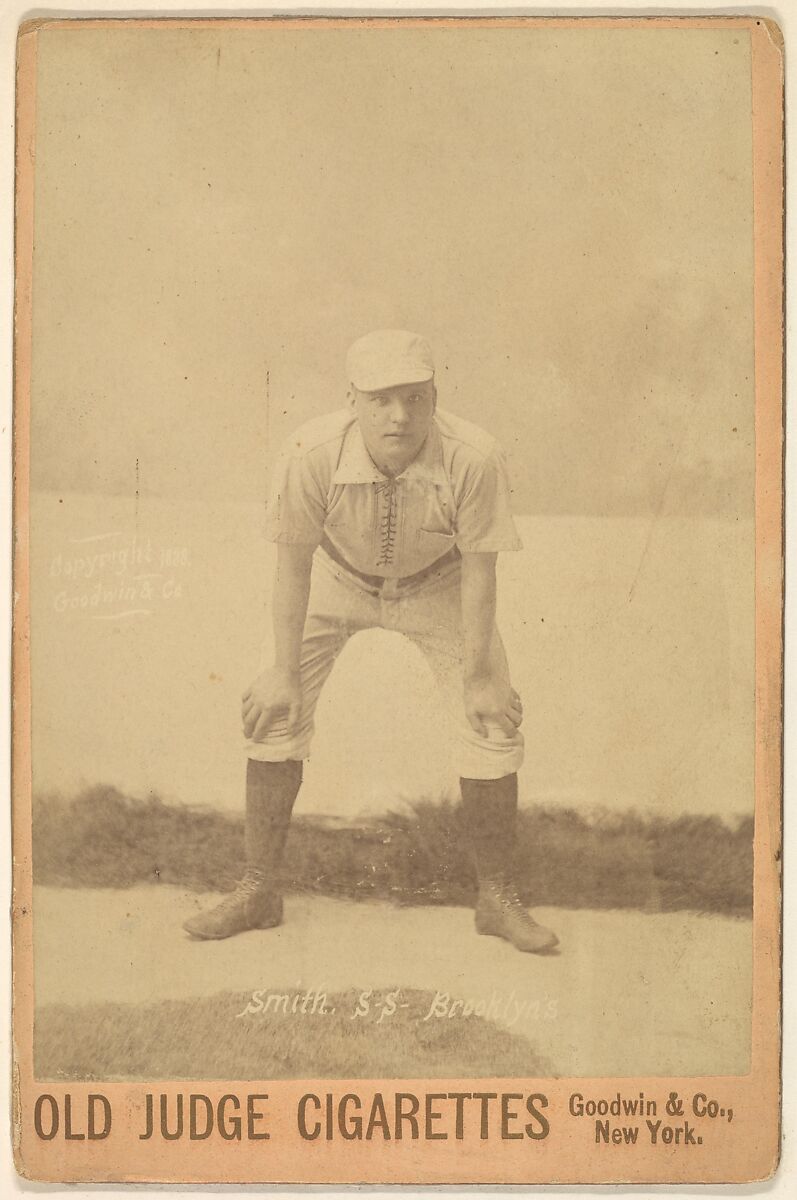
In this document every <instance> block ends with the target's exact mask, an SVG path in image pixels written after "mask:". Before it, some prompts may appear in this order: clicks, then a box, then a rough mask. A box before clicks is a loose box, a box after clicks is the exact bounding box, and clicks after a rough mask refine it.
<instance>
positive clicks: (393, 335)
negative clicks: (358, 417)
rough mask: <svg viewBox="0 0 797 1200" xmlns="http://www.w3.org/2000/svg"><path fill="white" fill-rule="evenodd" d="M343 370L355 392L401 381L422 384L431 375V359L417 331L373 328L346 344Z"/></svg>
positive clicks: (429, 349) (395, 384)
mask: <svg viewBox="0 0 797 1200" xmlns="http://www.w3.org/2000/svg"><path fill="white" fill-rule="evenodd" d="M346 370H347V373H348V378H349V382H350V383H353V384H354V386H355V387H356V388H357V389H358V391H361V392H376V391H378V390H379V389H380V388H388V387H396V386H397V385H398V384H401V383H424V382H425V381H426V380H427V379H431V378H432V377H433V375H434V360H433V358H432V349H431V347H430V345H429V343H428V342H427V341H426V338H422V337H421V336H420V334H417V333H410V332H409V331H408V330H406V329H376V330H374V332H373V333H366V335H365V337H361V338H358V339H357V341H356V342H354V344H353V345H352V346H350V347H349V352H348V354H347V355H346Z"/></svg>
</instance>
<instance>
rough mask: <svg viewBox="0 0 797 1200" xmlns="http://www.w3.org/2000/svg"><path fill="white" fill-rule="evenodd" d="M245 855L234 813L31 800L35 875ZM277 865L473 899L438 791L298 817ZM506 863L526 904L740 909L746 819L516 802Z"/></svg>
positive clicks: (748, 836)
mask: <svg viewBox="0 0 797 1200" xmlns="http://www.w3.org/2000/svg"><path fill="white" fill-rule="evenodd" d="M243 854H244V837H243V820H242V817H241V816H240V815H232V814H226V813H222V812H217V811H215V810H212V809H202V808H191V807H188V806H182V805H171V804H165V803H164V802H163V801H162V800H160V799H159V798H158V797H157V796H149V797H147V798H145V799H134V798H131V797H128V796H124V795H122V793H120V792H119V791H117V790H116V789H115V788H112V787H104V786H100V787H94V788H90V789H88V790H87V791H84V792H82V793H81V794H80V795H78V796H76V797H74V798H72V799H70V800H66V799H64V798H62V797H59V796H53V795H47V796H40V797H38V798H36V800H35V802H34V819H33V866H34V876H35V879H36V881H37V882H38V883H48V884H60V885H63V886H70V887H76V886H77V887H80V886H83V887H127V886H130V885H131V884H134V883H144V882H150V883H157V882H161V883H171V884H178V885H180V886H182V887H188V888H192V889H194V890H197V891H226V890H229V889H230V888H231V887H232V886H233V883H234V881H235V879H236V878H237V877H238V876H239V875H240V872H241V869H242V863H243ZM285 866H286V869H285V881H286V886H287V888H288V889H289V890H292V891H304V892H315V893H319V894H322V895H328V896H339V897H346V898H349V899H360V898H367V899H391V900H394V901H396V902H398V903H402V904H456V905H459V904H471V903H472V902H473V899H474V895H475V890H476V877H475V872H474V869H473V865H472V862H471V858H470V852H469V848H468V839H467V831H466V829H465V826H464V821H463V816H462V810H461V806H460V805H458V804H454V803H452V802H451V801H448V800H438V801H432V800H424V801H420V802H418V803H416V804H414V805H412V806H411V807H410V808H408V809H407V810H406V811H403V812H393V813H387V814H385V815H384V816H382V817H374V818H371V819H369V820H363V821H359V822H357V823H346V822H342V821H339V822H336V821H328V820H324V819H323V818H318V817H316V818H313V817H301V816H300V817H297V818H296V819H295V820H294V822H293V825H292V828H291V834H290V837H289V840H288V847H287V853H286V865H285ZM515 868H516V877H517V881H518V886H519V889H520V892H521V895H522V896H523V899H524V900H525V901H526V903H527V904H533V905H558V906H563V907H566V908H641V909H647V910H650V911H655V912H661V911H672V910H675V909H693V910H696V911H699V912H716V913H724V914H727V915H734V916H750V915H751V912H752V877H753V822H752V819H746V820H744V821H742V822H740V823H739V825H738V826H737V827H736V828H730V827H729V826H727V825H725V824H724V823H723V822H722V821H720V820H718V819H717V818H716V817H697V816H683V817H679V818H677V819H675V820H665V819H663V818H645V817H642V816H640V815H639V814H637V813H634V812H626V813H620V814H617V813H612V814H603V815H601V814H598V815H595V814H592V815H591V816H589V817H587V816H584V815H582V814H581V813H578V812H576V811H574V810H571V809H546V808H530V809H523V810H521V813H520V817H519V822H518V837H517V846H516V859H515Z"/></svg>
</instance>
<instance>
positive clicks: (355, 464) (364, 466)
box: [332, 420, 446, 484]
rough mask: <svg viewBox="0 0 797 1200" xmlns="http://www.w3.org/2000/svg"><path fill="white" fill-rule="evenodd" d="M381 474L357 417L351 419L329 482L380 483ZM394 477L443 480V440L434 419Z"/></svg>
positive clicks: (436, 481)
mask: <svg viewBox="0 0 797 1200" xmlns="http://www.w3.org/2000/svg"><path fill="white" fill-rule="evenodd" d="M387 478H388V476H387V475H383V474H382V472H381V471H380V470H379V468H378V467H377V465H376V463H375V462H374V460H373V459H372V458H371V455H370V454H369V453H368V450H367V449H366V445H365V440H364V439H363V434H362V430H361V429H360V423H359V421H357V420H355V421H353V422H352V424H351V425H350V426H349V428H348V429H347V430H346V433H345V435H344V438H343V447H342V449H341V452H340V458H339V459H338V465H337V468H336V470H335V474H334V477H333V480H332V482H333V483H384V482H385V481H386V480H387ZM395 478H396V479H419V480H423V481H425V482H427V483H435V484H444V483H446V473H445V468H444V466H443V442H442V438H441V436H440V429H439V426H438V424H437V422H436V421H435V420H433V421H432V424H431V426H430V428H429V434H428V436H427V438H426V441H425V442H424V444H423V446H421V449H420V451H419V452H418V454H417V456H416V457H415V458H414V459H413V460H412V462H411V463H410V464H409V465H408V466H407V467H405V468H404V470H403V471H402V472H401V474H400V475H397V476H396V477H395Z"/></svg>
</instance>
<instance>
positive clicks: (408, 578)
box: [321, 534, 462, 590]
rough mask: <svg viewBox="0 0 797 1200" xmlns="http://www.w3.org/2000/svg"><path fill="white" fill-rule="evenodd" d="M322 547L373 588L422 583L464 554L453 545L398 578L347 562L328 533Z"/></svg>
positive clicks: (336, 560) (339, 563) (337, 561)
mask: <svg viewBox="0 0 797 1200" xmlns="http://www.w3.org/2000/svg"><path fill="white" fill-rule="evenodd" d="M321 549H322V550H323V551H324V553H325V554H327V555H329V557H330V558H331V559H332V561H333V562H334V563H337V565H338V566H339V567H342V568H343V570H344V571H348V572H349V574H350V575H354V576H355V577H356V578H357V579H361V580H362V581H363V583H367V584H369V585H370V586H371V587H373V588H377V589H378V590H381V589H382V588H383V587H384V585H385V584H386V583H392V584H397V585H399V586H401V587H406V586H407V585H408V584H412V583H421V582H422V580H424V579H428V578H429V577H430V576H431V575H434V574H436V572H437V571H439V570H440V568H441V567H445V566H447V565H448V564H449V563H454V562H458V561H459V559H460V558H461V557H462V555H461V554H460V552H459V549H458V548H457V547H456V546H452V547H451V549H450V550H447V551H446V553H445V554H444V555H443V556H442V557H441V558H437V559H435V561H434V562H433V563H430V564H429V566H428V567H424V568H423V570H421V571H416V572H415V574H414V575H401V576H400V577H399V578H398V579H387V578H386V577H385V576H384V575H367V574H366V573H365V571H358V570H357V568H356V567H353V566H352V565H351V563H350V562H347V561H346V559H345V558H344V557H343V555H342V554H341V553H340V551H339V550H337V549H336V548H335V546H333V544H332V542H331V541H330V540H329V538H328V537H327V535H326V534H324V536H323V537H322V538H321Z"/></svg>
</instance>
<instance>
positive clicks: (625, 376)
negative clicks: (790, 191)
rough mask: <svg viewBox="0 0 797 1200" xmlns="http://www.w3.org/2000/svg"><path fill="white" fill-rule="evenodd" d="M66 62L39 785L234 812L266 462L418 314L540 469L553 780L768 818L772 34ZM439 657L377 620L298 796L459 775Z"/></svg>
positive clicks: (470, 404)
mask: <svg viewBox="0 0 797 1200" xmlns="http://www.w3.org/2000/svg"><path fill="white" fill-rule="evenodd" d="M40 45H41V56H40V69H39V77H38V80H37V117H38V125H37V135H36V146H35V153H36V172H37V174H36V187H37V190H36V200H35V205H36V207H35V218H36V230H35V232H36V246H35V262H34V357H33V410H32V478H33V485H34V488H35V493H36V494H35V495H34V497H33V504H32V516H33V529H32V547H33V550H32V554H33V569H34V574H33V604H34V624H33V637H32V643H33V667H34V743H35V745H34V755H35V757H34V763H35V766H34V773H35V784H36V785H37V786H39V787H44V786H54V785H60V786H63V787H66V788H69V787H71V786H72V784H73V782H74V781H75V780H78V779H81V778H82V779H84V780H85V781H86V782H99V781H105V782H111V783H116V784H118V785H119V786H125V787H130V788H139V789H140V788H144V787H155V788H158V789H160V790H162V791H165V792H166V793H167V794H169V795H170V796H172V797H173V798H175V799H179V800H187V801H188V800H190V801H207V802H211V803H222V804H233V803H239V802H240V800H239V790H240V771H241V761H240V755H241V751H240V748H239V746H238V744H237V740H238V728H237V722H238V696H239V694H240V691H241V689H242V687H243V686H244V684H245V683H247V682H248V676H249V675H250V674H251V672H252V670H253V669H254V667H255V664H256V658H257V652H258V644H259V642H260V640H261V637H262V635H263V632H264V628H265V626H266V625H267V613H266V612H265V610H264V607H263V605H264V599H265V595H266V592H267V580H268V571H269V550H268V548H266V547H264V545H263V543H261V542H260V540H259V537H258V533H259V523H260V512H261V505H262V498H263V496H264V494H265V490H266V485H267V478H268V469H269V464H270V461H271V458H272V455H273V453H274V450H275V448H276V446H277V445H278V443H279V442H280V441H281V440H282V438H283V437H284V436H286V435H287V433H288V432H289V431H290V430H291V429H292V428H293V427H294V426H295V425H296V424H297V423H299V422H300V421H302V420H304V419H305V418H306V417H308V416H310V415H313V414H315V413H317V412H320V411H323V410H324V409H327V408H330V407H335V406H337V405H338V404H340V403H342V402H343V398H344V394H345V386H346V380H345V378H344V377H343V374H342V362H343V356H344V353H345V349H346V346H347V345H348V343H349V342H350V341H351V340H352V339H353V338H354V337H356V336H358V335H359V334H360V333H362V332H363V331H365V330H367V329H369V328H373V327H376V326H382V325H400V326H407V327H410V328H417V329H420V330H422V331H424V332H425V333H427V334H428V336H429V337H430V338H431V340H432V342H433V344H434V346H435V349H436V353H437V358H438V363H439V372H438V373H439V390H440V398H441V403H442V404H443V405H444V406H445V407H448V408H451V409H453V410H454V411H456V412H459V413H460V414H462V415H463V416H466V417H469V418H471V419H474V420H476V421H478V422H480V423H482V424H484V425H487V426H488V427H489V428H490V429H491V430H493V431H494V432H495V433H496V434H497V435H498V436H499V438H500V439H501V440H502V441H503V443H504V444H505V445H506V446H507V448H508V449H509V451H510V454H511V465H512V472H513V479H514V486H515V501H516V506H517V509H518V512H519V513H521V514H522V519H521V522H520V524H521V530H522V533H523V537H524V542H525V550H524V552H523V554H521V555H518V556H509V555H507V556H505V559H506V561H505V563H504V564H503V568H502V570H503V575H502V582H503V590H502V596H501V616H502V625H503V627H504V630H505V636H506V640H507V643H508V647H509V650H510V655H511V658H512V663H513V670H514V673H515V676H516V679H515V682H516V683H517V684H518V686H519V688H520V690H521V691H522V693H523V695H524V698H525V701H526V710H527V713H528V716H527V730H528V736H529V743H530V749H531V754H530V756H529V764H528V766H527V767H526V768H525V771H524V798H525V799H526V800H527V801H528V800H530V799H534V798H547V799H549V800H551V801H552V802H566V803H578V804H580V805H592V804H607V805H613V806H619V807H629V806H632V805H634V806H638V807H640V808H642V809H646V810H652V811H662V812H675V811H715V812H720V813H724V814H727V815H732V814H734V813H738V812H743V811H750V810H751V809H752V801H753V794H752V747H753V725H752V721H753V670H752V668H753V527H752V500H753V467H754V447H753V425H752V417H753V378H752V226H751V133H750V89H749V68H750V63H749V46H748V43H747V38H746V35H745V34H744V33H743V32H742V31H740V32H738V33H736V32H734V31H728V30H717V31H713V30H688V31H687V30H671V31H662V30H661V29H656V30H655V31H654V30H640V29H634V30H618V29H612V30H597V29H590V28H584V27H580V28H576V29H574V28H569V29H561V28H560V29H546V28H543V29H526V30H523V31H518V30H510V29H475V28H474V29H468V30H462V29H454V28H446V27H442V28H431V27H426V28H423V29H417V28H416V29H413V28H408V27H406V26H405V27H402V28H398V29H395V28H391V29H385V30H363V29H357V28H347V29H345V30H340V29H324V30H319V29H313V28H310V27H305V28H301V29H290V30H288V29H278V28H269V27H268V26H251V25H249V26H243V27H237V28H234V27H227V28H225V29H224V30H222V31H219V29H218V28H217V27H216V28H213V29H212V30H211V29H197V28H193V29H191V30H178V29H171V28H168V27H160V28H157V29H148V30H143V29H140V28H139V29H131V28H129V27H125V26H124V25H118V26H114V27H106V28H105V29H103V30H101V31H98V30H96V29H92V28H90V27H88V28H87V27H83V28H80V27H78V28H74V29H69V30H64V29H63V28H60V29H59V28H54V29H49V30H48V29H45V30H44V31H43V33H42V34H41V43H40ZM134 544H135V545H136V546H138V548H139V551H138V557H139V558H141V555H142V554H143V553H144V551H143V549H142V547H146V546H147V545H149V547H150V552H151V557H150V558H149V559H148V560H147V561H143V562H142V561H136V555H135V554H134V553H133V551H132V547H133V545H134ZM109 548H115V549H116V550H117V551H118V553H117V557H116V558H115V559H113V560H112V561H108V562H106V563H105V565H104V566H102V567H101V568H100V567H99V566H97V565H96V564H95V568H94V573H91V567H90V563H91V558H90V555H91V553H98V552H99V551H100V550H103V549H109ZM125 548H127V557H126V558H125V556H124V554H123V553H122V551H123V550H124V549H125ZM175 553H176V554H177V555H178V556H179V561H178V562H177V563H176V564H175V563H174V562H173V561H172V560H173V559H174V556H175ZM67 563H68V564H70V566H69V568H68V569H67V567H66V564H67ZM81 564H82V565H81ZM175 565H176V566H177V568H178V570H177V572H176V573H175V571H174V570H172V568H173V567H174V566H175ZM144 575H148V576H150V577H151V579H150V583H151V588H152V595H151V596H148V597H147V596H143V595H142V589H143V587H144V582H145V581H144V580H143V578H141V576H144ZM178 582H179V584H180V590H179V592H178V591H177V587H176V585H177V583H178ZM98 584H100V585H101V587H100V591H98V592H96V600H93V599H92V598H93V597H94V596H95V589H96V588H97V585H98ZM114 587H115V588H116V591H114ZM103 589H104V590H103ZM123 614H127V615H123ZM377 667H378V670H377V669H376V668H377ZM424 670H425V668H424V667H423V665H422V664H421V663H420V662H419V661H416V660H415V659H414V658H413V657H412V655H410V654H405V653H404V651H403V647H401V646H400V644H398V645H397V644H396V643H395V640H394V639H391V638H390V637H388V635H381V636H380V635H372V636H370V637H364V638H363V639H362V641H361V642H360V643H355V645H353V646H352V647H351V649H350V652H349V654H348V655H347V657H346V658H345V659H344V660H343V661H342V662H341V664H340V669H339V671H337V672H336V674H335V676H333V678H332V680H331V681H330V692H329V696H328V697H327V698H326V699H325V705H324V707H322V709H321V711H320V713H319V718H320V720H321V719H323V720H324V724H323V728H322V731H321V733H320V736H319V742H318V752H317V754H316V756H315V758H314V761H313V767H312V771H311V772H310V775H309V777H308V787H307V788H306V789H305V793H304V798H303V803H304V804H305V805H307V806H312V807H324V808H327V809H328V811H336V812H339V811H354V810H356V809H357V808H361V807H368V806H373V805H375V804H378V806H380V807H382V806H383V802H384V801H385V799H390V798H391V797H393V796H395V795H399V794H405V795H410V796H411V795H415V794H418V792H419V791H422V790H424V789H426V790H429V789H434V788H437V787H440V786H445V781H446V779H449V778H450V771H449V773H448V774H446V771H447V770H448V768H447V767H446V764H445V763H444V761H443V760H444V755H443V752H442V749H441V747H440V743H439V733H438V731H437V729H436V718H435V709H434V708H433V706H432V701H431V697H430V696H429V692H430V688H429V687H428V686H427V684H426V682H425V676H424V675H423V672H424ZM369 680H370V681H373V684H372V686H369V684H368V681H369ZM386 680H387V681H389V682H388V683H386ZM364 681H366V682H365V683H364ZM404 699H406V700H407V702H408V703H407V704H406V707H405V706H404V705H403V704H402V703H401V701H402V700H404ZM341 747H344V748H345V749H344V752H343V753H341Z"/></svg>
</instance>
